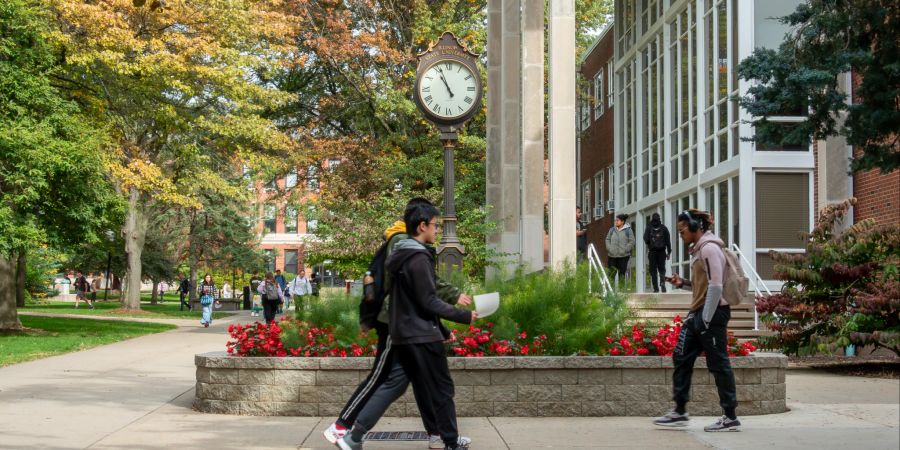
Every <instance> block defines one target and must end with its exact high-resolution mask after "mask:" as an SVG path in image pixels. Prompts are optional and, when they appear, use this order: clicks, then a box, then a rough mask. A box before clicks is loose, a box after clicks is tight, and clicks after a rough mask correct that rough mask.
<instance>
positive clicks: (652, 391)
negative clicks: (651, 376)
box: [647, 385, 672, 402]
mask: <svg viewBox="0 0 900 450" xmlns="http://www.w3.org/2000/svg"><path fill="white" fill-rule="evenodd" d="M647 391H648V392H647V393H648V395H649V397H650V401H651V402H665V401H670V400H671V399H672V386H666V385H657V386H647Z"/></svg>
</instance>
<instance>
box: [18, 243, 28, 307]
mask: <svg viewBox="0 0 900 450" xmlns="http://www.w3.org/2000/svg"><path fill="white" fill-rule="evenodd" d="M18 255H19V258H18V259H19V260H18V262H17V264H16V307H18V308H23V307H25V261H26V259H25V250H21V251H19V253H18Z"/></svg>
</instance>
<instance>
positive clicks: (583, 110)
mask: <svg viewBox="0 0 900 450" xmlns="http://www.w3.org/2000/svg"><path fill="white" fill-rule="evenodd" d="M579 80H582V84H581V95H579V97H580V99H579V102H578V106H579V108H578V117H579V119H580V120H579V129H580V130H581V131H582V132H583V131H585V130H587V128H588V126H590V124H591V100H590V97H591V92H590V88H589V87H588V86H587V84H586V83H585V82H584V81H583V80H584V79H583V78H581V77H579Z"/></svg>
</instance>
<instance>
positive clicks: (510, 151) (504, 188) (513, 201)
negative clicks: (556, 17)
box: [500, 0, 522, 270]
mask: <svg viewBox="0 0 900 450" xmlns="http://www.w3.org/2000/svg"><path fill="white" fill-rule="evenodd" d="M501 4H502V12H501V15H502V18H501V21H500V22H501V26H502V36H503V38H502V43H501V45H502V47H503V48H502V49H501V50H500V53H501V55H500V64H501V67H500V93H501V95H502V99H501V100H500V101H501V102H502V106H501V110H500V148H501V155H502V156H501V161H502V162H501V168H500V172H501V173H500V179H501V180H502V182H501V201H500V210H501V212H500V215H501V222H500V231H501V233H500V251H501V252H503V253H506V254H508V255H510V256H509V258H507V262H509V263H511V264H508V265H507V267H506V268H507V269H510V270H512V269H515V266H516V265H517V264H518V262H519V261H521V257H522V247H521V237H520V234H521V232H522V227H521V220H522V209H521V207H522V201H521V198H522V193H521V182H520V179H521V178H520V177H521V152H522V109H521V108H522V52H521V50H522V48H521V47H522V10H521V6H522V4H521V0H505V1H502V2H501Z"/></svg>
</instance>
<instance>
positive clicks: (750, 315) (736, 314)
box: [634, 309, 753, 320]
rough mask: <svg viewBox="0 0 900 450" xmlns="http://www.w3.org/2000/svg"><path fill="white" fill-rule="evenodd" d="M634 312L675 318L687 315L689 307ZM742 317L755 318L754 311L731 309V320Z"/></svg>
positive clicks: (640, 314)
mask: <svg viewBox="0 0 900 450" xmlns="http://www.w3.org/2000/svg"><path fill="white" fill-rule="evenodd" d="M634 313H635V317H642V318H648V319H653V318H667V319H674V318H675V316H677V315H680V316H682V317H684V316H686V315H687V309H684V310H680V311H675V310H666V311H659V310H653V309H639V310H636V311H634ZM741 319H749V320H753V311H734V310H732V311H731V320H741Z"/></svg>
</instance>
